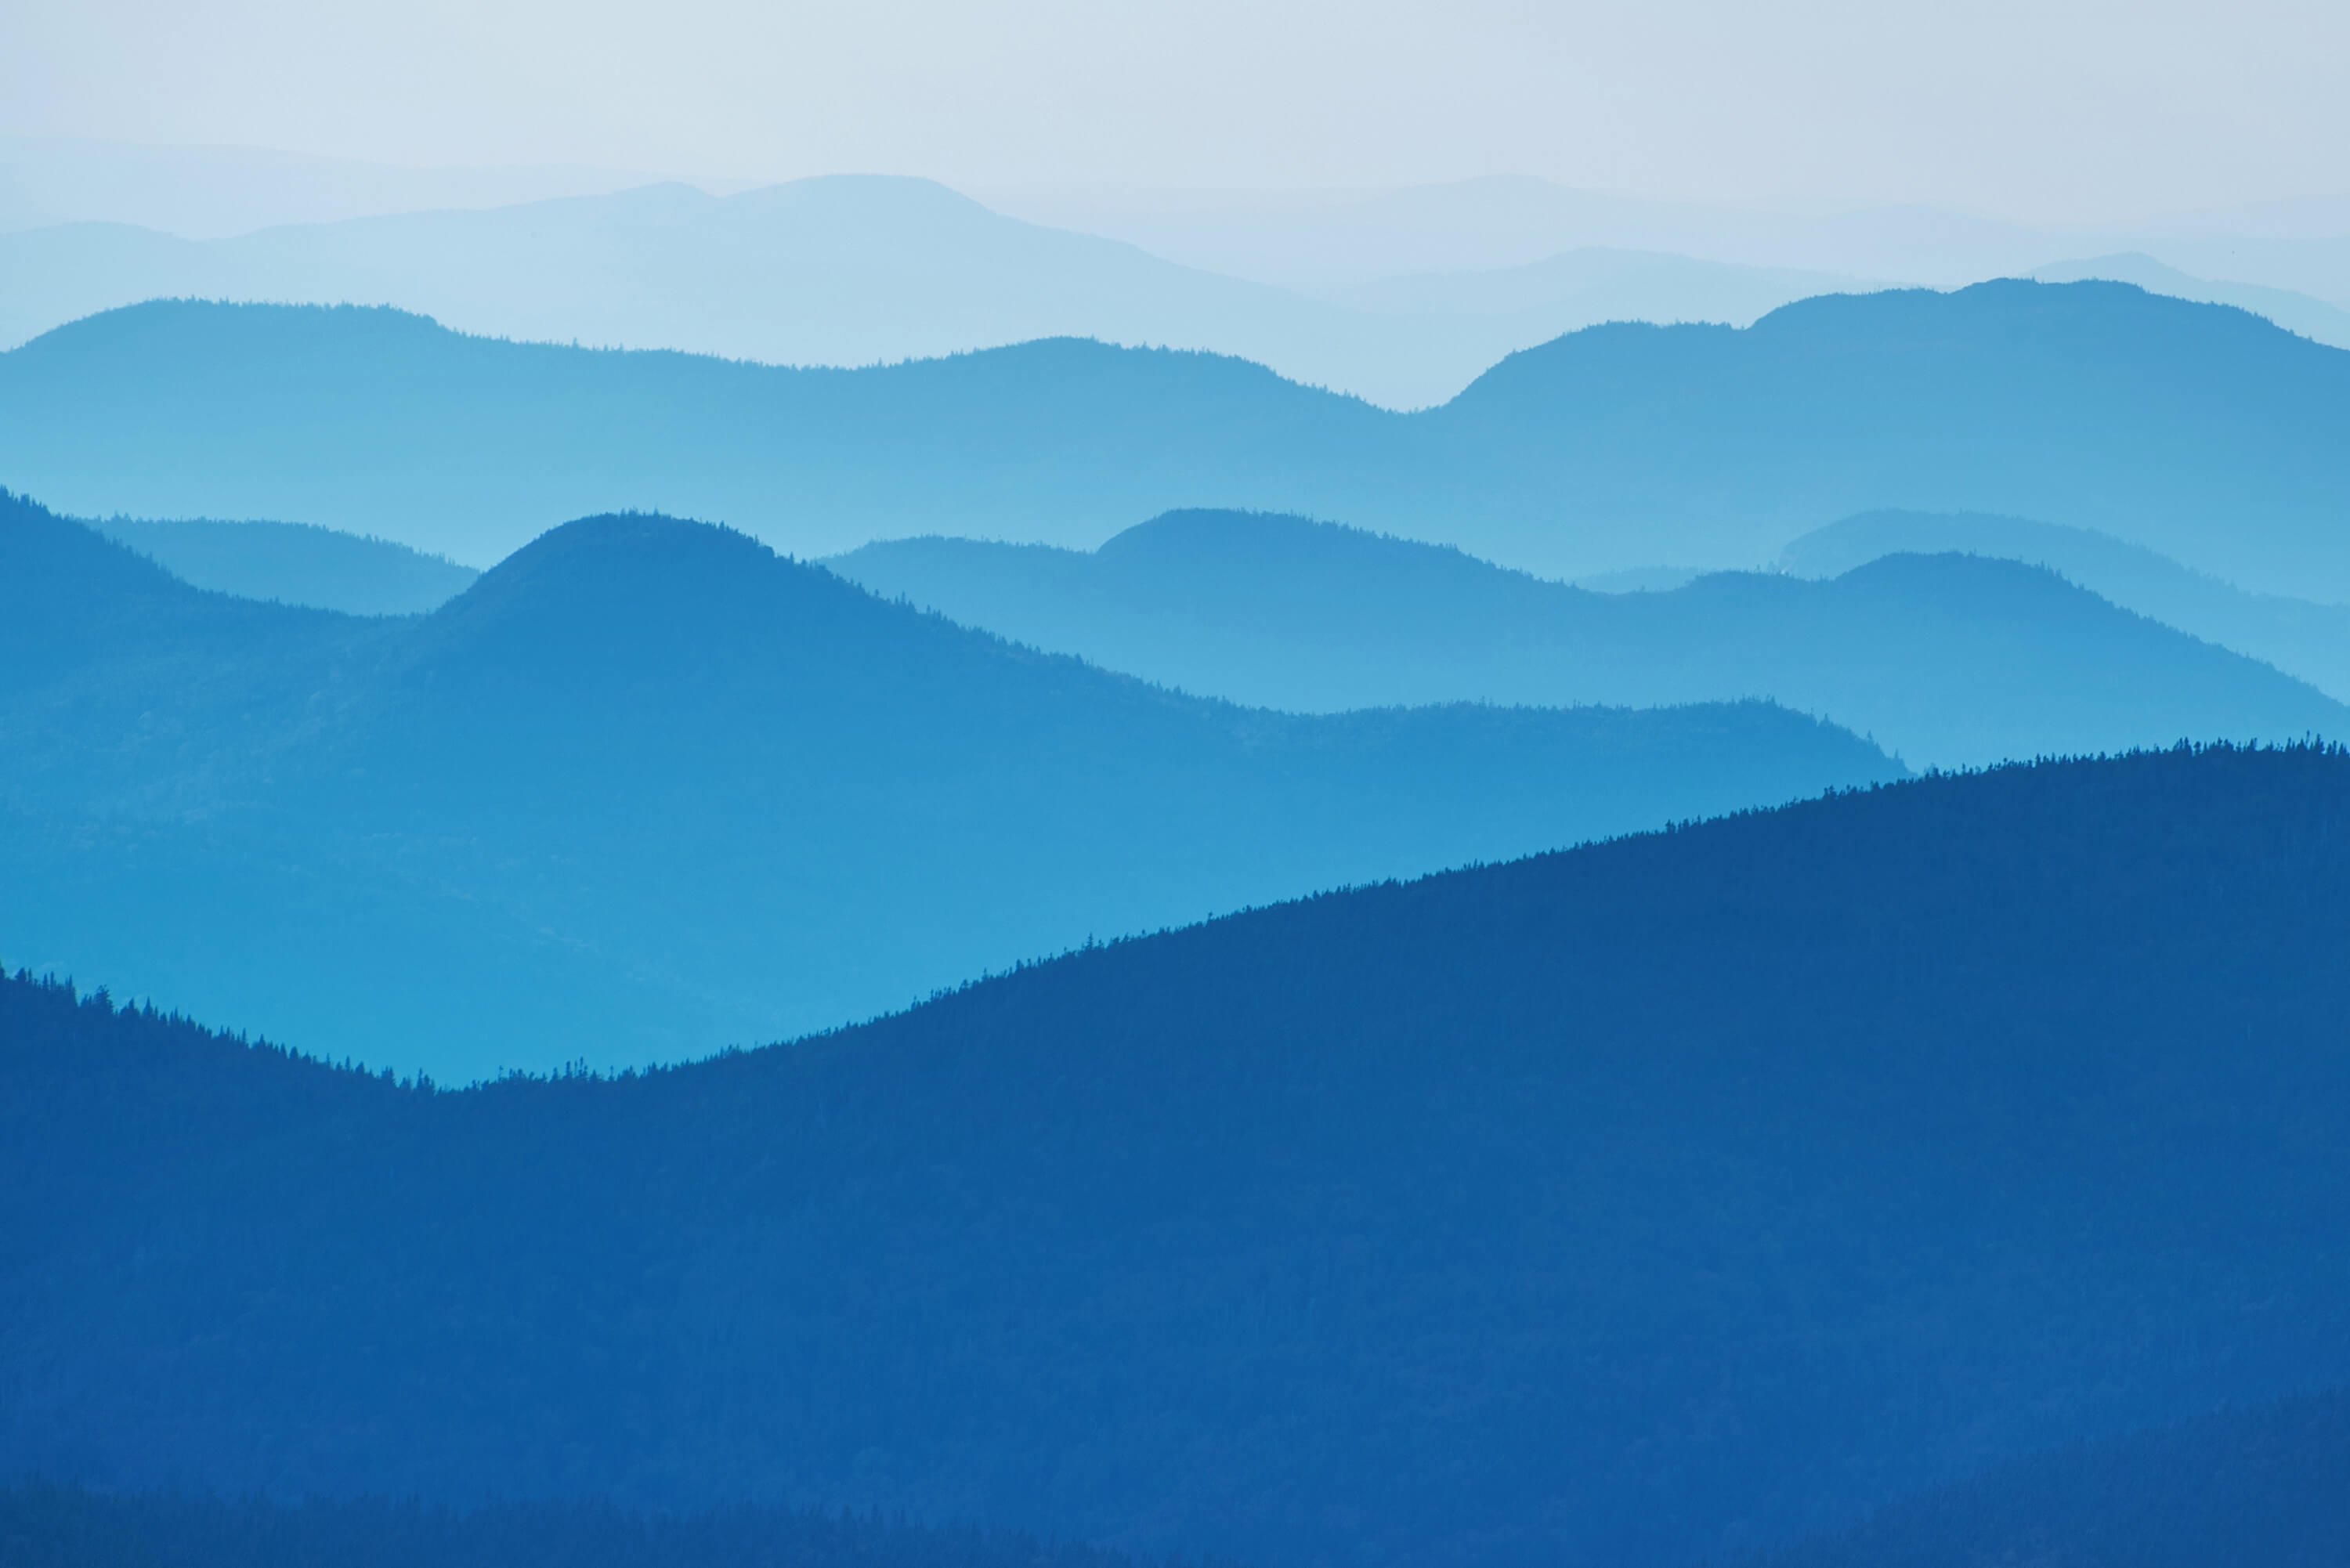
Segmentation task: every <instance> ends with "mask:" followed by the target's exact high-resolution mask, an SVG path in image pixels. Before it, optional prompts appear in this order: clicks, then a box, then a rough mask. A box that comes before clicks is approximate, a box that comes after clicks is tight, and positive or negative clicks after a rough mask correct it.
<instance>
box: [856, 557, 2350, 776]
mask: <svg viewBox="0 0 2350 1568" xmlns="http://www.w3.org/2000/svg"><path fill="white" fill-rule="evenodd" d="M826 564H827V566H830V567H831V568H832V569H833V570H834V571H836V572H838V573H840V574H841V575H842V576H846V577H847V578H849V579H850V580H851V581H853V582H857V583H860V584H862V585H863V586H865V587H868V588H869V589H871V590H872V591H874V592H875V593H877V594H883V595H888V596H892V597H904V598H906V599H907V600H909V601H910V603H913V604H915V605H919V606H922V607H928V608H931V609H936V610H939V611H941V613H943V614H945V615H948V616H950V617H952V618H954V619H956V620H959V621H962V622H964V623H965V624H967V625H971V626H978V627H984V628H987V629H988V630H990V631H994V632H1000V633H1002V634H1003V636H1005V637H1009V638H1013V639H1017V640H1019V641H1021V642H1025V643H1030V644H1033V645H1035V646H1036V647H1039V648H1046V649H1055V650H1057V651H1061V652H1066V653H1075V654H1079V655H1082V656H1083V657H1085V658H1087V659H1091V660H1093V661H1094V662H1096V663H1098V664H1102V665H1105V666H1107V667H1108V668H1110V669H1112V670H1126V671H1128V672H1129V673H1132V674H1135V675H1139V676H1142V677H1144V678H1146V679H1148V680H1156V681H1159V682H1162V683H1164V684H1167V685H1170V686H1175V687H1179V688H1180V689H1182V690H1184V691H1196V692H1201V693H1203V694H1208V695H1212V696H1218V697H1225V698H1230V699H1232V701H1240V702H1249V703H1259V704H1263V706H1266V707H1271V708H1283V709H1289V710H1294V711H1305V712H1327V711H1338V710H1343V709H1348V708H1361V707H1371V706H1377V705H1380V704H1387V703H1414V702H1444V701H1464V700H1468V701H1492V702H1524V703H1538V704H1570V703H1578V702H1614V703H1631V704H1637V705H1647V704H1657V703H1672V702H1692V701H1723V700H1728V699H1736V698H1767V699H1770V700H1772V701H1777V702H1781V703H1783V704H1785V705H1786V706H1788V707H1791V708H1795V709H1798V710H1801V711H1806V712H1814V713H1819V714H1823V715H1825V717H1827V718H1828V719H1830V720H1832V721H1834V722H1836V723H1839V724H1843V725H1846V726H1848V727H1850V728H1851V729H1854V730H1856V731H1858V732H1862V733H1864V734H1866V735H1868V736H1869V737H1870V738H1871V739H1873V740H1875V741H1876V742H1877V743H1878V744H1880V745H1882V746H1885V747H1886V748H1887V749H1888V750H1890V751H1892V752H1893V753H1895V754H1897V755H1898V756H1899V757H1900V758H1901V759H1902V760H1903V761H1905V762H1907V763H1910V764H1912V765H1913V766H1928V765H1931V766H1942V767H1948V766H1955V765H1963V764H1970V763H1972V764H1980V763H1990V762H1998V761H2002V760H2006V759H2016V758H2028V757H2033V756H2046V755H2060V754H2068V753H2070V754H2078V753H2088V752H2104V751H2122V750H2126V749H2128V748H2130V747H2132V746H2158V745H2167V744H2169V743H2170V742H2175V741H2178V740H2179V739H2181V738H2193V739H2198V740H2214V739H2220V738H2233V739H2239V740H2241V739H2246V738H2251V737H2262V738H2266V739H2271V740H2278V739H2292V738H2297V737H2300V736H2303V735H2305V734H2308V733H2311V732H2323V733H2326V734H2331V735H2350V710H2345V708H2343V707H2342V706H2341V705H2339V704H2338V703H2336V702H2334V701H2332V700H2331V699H2329V698H2327V697H2324V696H2323V695H2322V694H2320V693H2319V692H2317V691H2314V690H2312V689H2311V688H2310V687H2308V686H2307V685H2305V684H2303V682H2301V681H2298V680H2292V679H2290V678H2288V677H2286V676H2284V675H2282V674H2280V673H2278V672H2277V671H2276V670H2273V669H2271V668H2269V667H2267V666H2265V665H2262V664H2261V663H2259V662H2257V661H2255V660H2253V659H2247V658H2244V657H2243V656H2242V655H2241V654H2237V653H2231V652H2230V651H2228V650H2227V649H2222V648H2217V647H2213V646H2210V645H2209V644H2206V643H2203V642H2199V641H2198V640H2196V639H2194V638H2191V637H2189V636H2187V635H2185V634H2184V633H2182V632H2178V631H2175V630H2173V629H2171V628H2168V627H2166V626H2161V625H2158V624H2157V623H2155V622H2153V621H2150V620H2147V619H2145V618H2141V617H2138V616H2136V615H2132V614H2130V613H2128V612H2127V611H2125V610H2121V609H2117V608H2116V607H2114V606H2113V605H2112V604H2109V603H2107V602H2106V601H2105V600H2103V599H2100V598H2099V597H2096V596H2095V594H2092V593H2089V592H2087V591H2086V590H2085V589H2082V588H2078V587H2073V586H2072V585H2070V584H2068V583H2065V582H2064V581H2062V580H2061V579H2059V578H2058V577H2056V576H2054V575H2052V574H2051V573H2049V572H2047V571H2046V570H2043V569H2040V568H2036V567H2031V566H2021V565H2017V564H2015V563H2012V562H2009V561H2000V560H1984V559H1978V558H1975V557H1972V556H1960V555H1937V556H1917V555H1899V556H1889V557H1885V556H1880V557H1879V558H1876V559H1873V560H1871V561H1868V562H1866V563H1865V564H1863V565H1860V566H1856V567H1854V568H1853V569H1851V570H1849V571H1847V572H1846V573H1845V574H1844V575H1842V576H1837V577H1835V578H1834V579H1832V580H1829V581H1824V582H1814V581H1807V580H1804V579H1803V578H1799V577H1795V576H1786V575H1780V574H1763V573H1722V574H1717V575H1714V576H1704V577H1700V578H1699V579H1698V580H1697V581H1695V582H1693V583H1691V584H1690V585H1689V586H1687V587H1682V588H1679V589H1677V590H1674V591H1672V592H1669V593H1632V594H1601V593H1592V592H1588V591H1586V590H1585V589H1582V588H1577V587H1569V586H1567V585H1566V584H1564V583H1554V582H1544V581H1542V580H1540V579H1538V578H1535V577H1531V576H1526V575H1524V574H1523V573H1518V572H1511V571H1506V570H1503V568H1501V567H1498V566H1492V565H1490V564H1488V563H1486V562H1483V561H1480V560H1477V559H1476V558H1474V557H1473V556H1465V555H1462V554H1461V552H1459V551H1457V550H1451V549H1447V548H1444V547H1442V546H1440V545H1421V544H1415V543H1412V542H1410V541H1408V540H1402V539H1393V538H1385V537H1381V536H1379V535H1372V534H1366V533H1363V532H1360V531H1358V530H1356V529H1351V528H1344V527H1339V526H1337V525H1336V524H1326V523H1313V522H1308V521H1306V520H1305V519H1302V518H1295V517H1276V516H1264V515H1257V514H1244V513H1229V512H1223V513H1203V512H1187V513H1170V514H1168V515H1166V516H1163V517H1160V518H1158V519H1156V520H1154V521H1152V522H1150V523H1147V524H1142V525H1141V526H1139V527H1136V528H1130V529H1128V530H1127V531H1126V532H1125V533H1123V534H1120V535H1118V536H1117V537H1116V538H1113V539H1111V540H1110V541H1109V542H1108V543H1107V544H1106V545H1102V546H1101V548H1099V549H1098V550H1095V551H1092V552H1080V551H1071V550H1059V549H1054V548H1051V547H1049V546H1045V545H993V544H985V543H981V542H978V541H975V540H969V539H940V538H929V539H905V540H897V541H893V542H890V543H887V544H877V545H867V546H865V547H864V548H863V549H860V550H857V551H855V552H852V553H851V554H849V555H847V556H839V557H837V558H836V559H834V560H832V561H829V562H827V563H826ZM2174 570H2178V568H2174ZM2213 587H2219V586H2218V585H2213ZM2229 591H2230V590H2227V589H2224V588H2220V592H2222V593H2226V592H2229ZM2240 597H2241V596H2240ZM2312 608H2313V609H2314V608H2315V607H2312ZM2343 614H2344V615H2345V616H2350V611H2345V612H2343Z"/></svg>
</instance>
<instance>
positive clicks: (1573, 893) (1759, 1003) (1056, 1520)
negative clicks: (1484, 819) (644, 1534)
mask: <svg viewBox="0 0 2350 1568" xmlns="http://www.w3.org/2000/svg"><path fill="white" fill-rule="evenodd" d="M2345 930H2350V757H2345V755H2344V754H2343V753H2340V752H2338V751H2334V750H2330V749H2325V748H2320V747H2296V748H2286V749H2282V750H2268V751H2245V750H2232V749H2224V748H2213V749H2206V750H2201V751H2189V750H2180V751H2176V752H2170V753H2144V754H2137V755H2132V756H2126V757H2123V758H2118V759H2111V760H2103V761H2090V762H2071V763H2044V764H2041V765H2036V766H2028V767H2012V768H2007V769H2002V770H1999V771H1995V772H1991V773H1986V774H1963V775H1945V776H1936V777H1931V778H1928V779H1925V780H1921V781H1917V782H1913V783H1908V784H1896V785H1891V786H1887V787H1883V788H1878V789H1872V790H1865V791H1858V792H1846V793H1840V794H1835V795H1833V796H1831V797H1828V798H1825V799H1821V800H1816V801H1814V802H1811V803H1808V804H1804V805H1795V806H1791V807H1786V808H1783V809H1780V810H1775V811H1769V812H1761V813H1754V814H1749V815H1741V816H1737V817H1734V818H1730V819H1725V820H1718V821H1711V822H1706V823H1702V824H1699V825H1696V826H1689V827H1684V828H1680V829H1677V830H1674V831H1670V832H1665V833H1658V834H1651V835H1648V836H1638V837H1633V838H1627V839H1622V840H1618V841H1615V842H1610V843H1607V844H1603V845H1598V846H1591V847H1586V848H1582V849H1577V850H1574V851H1570V852H1566V853H1563V854H1555V855H1549V856H1544V857H1536V858H1534V859H1529V860H1523V861H1518V862H1513V863H1511V864H1507V865H1499V866H1492V867H1482V868H1478V869H1472V870H1467V871H1461V872H1457V873H1451V874H1447V875H1443V876H1439V877H1430V878H1426V879H1423V880H1419V881H1414V882H1409V883H1400V884H1395V885H1388V886H1381V887H1376V888H1362V889H1358V890H1355V891H1350V892H1345V893H1337V894H1331V895H1326V896H1323V897H1319V898H1312V899H1308V900H1305V901H1303V902H1298V903H1292V904H1284V905H1279V906H1276V907H1273V908H1269V909H1260V910H1256V911H1253V912H1251V913H1248V914H1243V915H1239V916H1233V917H1229V918H1226V919H1219V920H1216V921H1213V922H1211V923H1209V924H1206V925H1201V926H1197V927H1192V928H1189V929H1182V930H1179V931H1174V932H1170V933H1168V934H1165V935H1160V936H1154V937H1148V938H1140V939H1137V940H1128V941H1122V942H1118V943H1114V944H1111V945H1108V946H1105V947H1097V948H1091V949H1087V950H1082V951H1079V952H1076V953H1073V954H1070V955H1068V956H1066V957H1064V958H1061V959H1058V960H1055V961H1049V962H1044V963H1039V964H1035V965H1033V966H1031V967H1028V968H1025V969H1024V970H1021V971H1017V972H1015V973H1012V974H1009V975H1005V976H1003V977H1000V978H997V979H994V980H990V981H984V982H982V983H979V984H975V985H972V986H970V987H968V988H966V989H963V990H961V991H958V992H952V993H950V994H947V995H944V996H941V997H940V998H939V999H937V1000H935V1001H933V1002H930V1003H928V1004H925V1005H923V1006H920V1007H917V1008H915V1009H913V1010H911V1011H910V1012H905V1013H902V1014H899V1015H895V1016H891V1017H889V1018H886V1019H882V1020H879V1021H878V1022H876V1023H871V1024H869V1025H865V1026H862V1027H858V1028H856V1029H850V1030H846V1031H842V1032H839V1033H833V1034H829V1035H826V1036H822V1037H817V1038H811V1039H808V1040H805V1041H802V1042H799V1043H797V1044H791V1045H786V1046H781V1047H776V1048H772V1049H767V1050H761V1051H755V1052H750V1053H745V1054H738V1055H733V1056H728V1057H723V1058H721V1059H718V1060H713V1061H711V1062H707V1063H703V1064H698V1065H694V1066H690V1067H681V1068H677V1069H672V1070H666V1071H660V1072H656V1073H651V1074H646V1075H632V1076H622V1077H619V1078H597V1077H581V1076H567V1077H556V1078H554V1079H534V1080H523V1079H516V1080H512V1081H507V1082H504V1083H499V1084H494V1085H487V1086H484V1087H481V1088H478V1089H473V1090H469V1091H465V1092H462V1093H451V1092H434V1091H429V1090H428V1089H426V1088H424V1087H422V1086H421V1085H411V1084H402V1083H396V1082H391V1081H387V1080H386V1079H384V1078H381V1077H371V1076H368V1075H364V1074H361V1073H359V1072H355V1071H347V1070H341V1069H337V1068H332V1067H328V1066H326V1065H322V1064H317V1063H314V1062H309V1061H306V1060H303V1059H300V1058H297V1057H294V1056H289V1055H286V1054H280V1053H276V1052H274V1051H265V1050H258V1049H255V1048H254V1047H251V1046H249V1045H246V1044H242V1043H240V1042H238V1041H236V1040H234V1039H230V1038H224V1037H221V1036H217V1035H213V1034H211V1033H206V1032H204V1031H203V1030H201V1029H199V1028H197V1027H195V1026H193V1025H192V1024H187V1023H178V1022H174V1021H171V1020H167V1019H163V1018H160V1017H156V1016H153V1015H150V1014H147V1013H144V1012H127V1013H126V1012H121V1011H119V1010H115V1009H113V1008H111V1007H110V1006H109V1004H107V1003H105V1002H99V1001H91V1000H81V1001H77V1000H76V999H75V998H74V997H73V995H72V994H70V993H69V992H67V991H65V990H63V989H61V988H58V987H56V986H47V985H43V984H41V983H38V982H36V981H33V980H30V979H24V978H20V979H18V980H16V981H11V982H9V983H8V984H7V985H6V986H5V989H0V1390H5V1405H0V1470H6V1471H10V1472H16V1473H22V1472H25V1471H28V1470H29V1471H34V1472H37V1473H44V1474H47V1475H49V1476H52V1477H55V1478H58V1479H65V1480H71V1479H76V1478H83V1479H90V1480H104V1481H106V1482H108V1483H109V1484H114V1485H129V1486H144V1485H150V1484H158V1485H172V1486H182V1487H197V1488H205V1487H213V1488H222V1489H226V1490H231V1491H242V1490H247V1489H255V1488H265V1489H268V1490H271V1491H273V1492H276V1493H278V1494H281V1495H286V1496H301V1495H307V1494H311V1493H317V1494H321V1495H327V1496H335V1495H350V1494H355V1493H369V1494H378V1495H382V1494H390V1495H394V1496H405V1495H411V1494H412V1495H416V1496H420V1497H421V1498H423V1499H426V1500H434V1501H451V1502H466V1501H476V1500H482V1499H487V1498H492V1497H499V1496H504V1497H542V1498H566V1497H568V1498H580V1499H608V1500H611V1501H618V1502H620V1503H622V1504H626V1505H632V1506H659V1507H685V1508H691V1507H699V1506H705V1505H711V1504H723V1503H729V1502H735V1501H767V1502H776V1501H821V1502H822V1503H824V1504H825V1505H826V1506H827V1507H866V1506H873V1507H879V1508H882V1509H884V1510H887V1511H898V1510H903V1511H906V1512H908V1513H909V1514H910V1515H911V1516H912V1517H914V1518H916V1519H920V1520H928V1521H972V1522H978V1523H984V1524H993V1525H1008V1526H1012V1527H1015V1528H1020V1529H1024V1530H1029V1531H1034V1532H1039V1533H1043V1534H1049V1535H1053V1536H1055V1537H1061V1538H1076V1539H1082V1540H1088V1541H1095V1542H1103V1543H1106V1544H1108V1545H1112V1546H1116V1547H1121V1548H1127V1549H1134V1550H1141V1551H1146V1552H1159V1551H1165V1550H1181V1551H1185V1552H1215V1553H1219V1554H1223V1555H1228V1556H1231V1557H1234V1558H1237V1559H1242V1560H1245V1561H1250V1562H1253V1563H1263V1564H1267V1565H1274V1564H1288V1563H1315V1562H1325V1561H1341V1560H1343V1561H1350V1562H1357V1563H1461V1564H1466V1563H1537V1562H1540V1563H1554V1562H1558V1561H1561V1560H1581V1561H1608V1562H1616V1563H1657V1564H1659V1565H1662V1564H1666V1563H1687V1562H1689V1561H1691V1560H1694V1559H1696V1558H1699V1557H1701V1556H1707V1555H1711V1556H1714V1557H1716V1558H1719V1557H1721V1556H1723V1555H1728V1554H1731V1553H1734V1552H1741V1551H1744V1550H1748V1549H1752V1548H1760V1547H1764V1546H1768V1545H1770V1544H1772V1543H1773V1542H1792V1541H1794V1540H1795V1539H1797V1538H1799V1537H1801V1536H1804V1535H1806V1534H1809V1533H1812V1532H1818V1531H1822V1530H1835V1529H1841V1528H1845V1527H1848V1526H1851V1525H1853V1524H1856V1523H1857V1522H1858V1521H1859V1520H1860V1519H1861V1518H1862V1517H1863V1516H1864V1514H1865V1513H1866V1511H1868V1510H1869V1509H1871V1508H1873V1507H1877V1506H1878V1505H1881V1504H1885V1503H1888V1502H1891V1501H1895V1500H1897V1499H1899V1498H1901V1497H1903V1496H1905V1495H1908V1494H1911V1493H1914V1492H1916V1491H1918V1490H1919V1489H1921V1488H1925V1487H1929V1486H1933V1485H1938V1484H1943V1483H1948V1482H1952V1481H1956V1480H1960V1479H1961V1478H1964V1477H1966V1476H1969V1475H1972V1474H1975V1473H1977V1472H1979V1471H1981V1470H1982V1469H1984V1468H1985V1467H1986V1466H1989V1465H1991V1464H1994V1463H1997V1462H1999V1461H2002V1460H2004V1459H2012V1458H2016V1457H2020V1456H2023V1455H2027V1454H2031V1453H2033V1452H2038V1451H2043V1450H2047V1449H2053V1448H2061V1447H2063V1446H2064V1445H2065V1444H2068V1443H2071V1442H2074V1441H2075V1440H2078V1439H2085V1438H2098V1437H2101V1436H2103V1435H2106V1434H2112V1433H2116V1432H2122V1431H2126V1430H2129V1429H2132V1428H2143V1427H2147V1426H2153V1425H2158V1424H2161V1423H2165V1422H2169V1421H2175V1420H2178V1419H2182V1418H2185V1417H2192V1416H2196V1415H2199V1414H2201V1413H2204V1412H2207V1411H2210V1410H2212V1409H2215V1408H2217V1407H2220V1406H2222V1405H2225V1404H2228V1403H2230V1402H2239V1403H2241V1402H2246V1401H2254V1400H2260V1399H2266V1398H2271V1397H2277V1396H2282V1395H2286V1394H2291V1393H2293V1392H2295V1391H2297V1390H2303V1389H2309V1388H2316V1387H2324V1386H2339V1385H2341V1384H2344V1383H2345V1382H2350V1256H2345V1252H2344V1250H2343V1249H2341V1248H2340V1247H2339V1246H2338V1245H2336V1244H2335V1239H2336V1238H2338V1237H2339V1236H2340V1235H2341V1234H2342V1233H2343V1228H2344V1225H2345V1220H2350V1153H2345V1151H2350V1059H2345V1055H2344V1053H2343V1052H2342V1050H2341V1029H2340V1019H2341V1018H2342V1017H2343V1016H2345V1008H2350V943H2345V941H2344V940H2342V939H2343V933H2344V932H2345Z"/></svg>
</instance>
